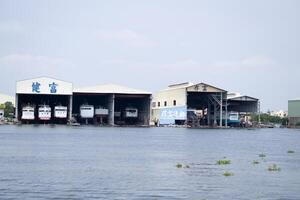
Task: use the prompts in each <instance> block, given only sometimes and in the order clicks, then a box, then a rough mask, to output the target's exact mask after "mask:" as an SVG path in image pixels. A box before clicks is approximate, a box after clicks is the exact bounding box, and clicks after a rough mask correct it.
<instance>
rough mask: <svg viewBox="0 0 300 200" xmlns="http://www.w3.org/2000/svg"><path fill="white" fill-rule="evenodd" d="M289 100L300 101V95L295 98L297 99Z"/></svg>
mask: <svg viewBox="0 0 300 200" xmlns="http://www.w3.org/2000/svg"><path fill="white" fill-rule="evenodd" d="M289 101H300V97H299V98H295V99H289Z"/></svg>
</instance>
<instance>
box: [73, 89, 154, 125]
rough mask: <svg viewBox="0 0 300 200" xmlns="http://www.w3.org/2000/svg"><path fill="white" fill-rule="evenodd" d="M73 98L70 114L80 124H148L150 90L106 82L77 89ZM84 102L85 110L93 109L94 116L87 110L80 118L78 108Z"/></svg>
mask: <svg viewBox="0 0 300 200" xmlns="http://www.w3.org/2000/svg"><path fill="white" fill-rule="evenodd" d="M73 98H74V102H73V113H74V116H75V117H76V119H77V120H78V121H80V122H81V123H84V121H85V122H86V123H95V124H109V125H111V126H113V125H144V126H149V123H150V104H151V93H150V92H146V91H142V90H137V89H133V88H128V87H124V86H120V85H114V84H107V85H99V86H92V87H83V88H77V89H75V90H74V93H73ZM83 105H84V106H85V109H86V110H87V109H93V110H94V111H95V112H94V113H95V115H94V116H92V115H88V114H87V113H86V114H87V115H86V117H82V115H81V114H80V112H81V109H80V107H81V106H83ZM81 108H82V107H81Z"/></svg>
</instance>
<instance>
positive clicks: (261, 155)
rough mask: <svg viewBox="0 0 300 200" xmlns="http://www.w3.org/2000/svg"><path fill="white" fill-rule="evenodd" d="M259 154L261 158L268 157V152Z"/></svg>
mask: <svg viewBox="0 0 300 200" xmlns="http://www.w3.org/2000/svg"><path fill="white" fill-rule="evenodd" d="M258 156H259V157H260V158H265V157H266V154H263V153H261V154H259V155H258Z"/></svg>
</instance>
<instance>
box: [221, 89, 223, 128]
mask: <svg viewBox="0 0 300 200" xmlns="http://www.w3.org/2000/svg"><path fill="white" fill-rule="evenodd" d="M222 121H223V93H222V92H221V94H220V127H222V123H223V122H222Z"/></svg>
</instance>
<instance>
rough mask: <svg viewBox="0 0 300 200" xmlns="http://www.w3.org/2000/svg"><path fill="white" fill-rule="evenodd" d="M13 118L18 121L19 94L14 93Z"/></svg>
mask: <svg viewBox="0 0 300 200" xmlns="http://www.w3.org/2000/svg"><path fill="white" fill-rule="evenodd" d="M15 118H16V120H17V121H19V95H18V94H16V99H15Z"/></svg>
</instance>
